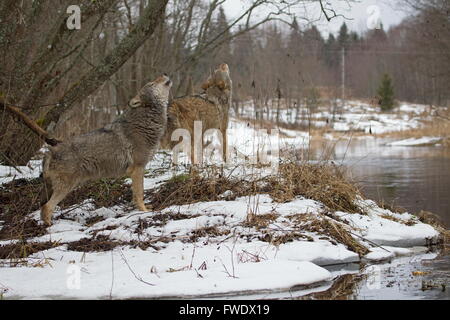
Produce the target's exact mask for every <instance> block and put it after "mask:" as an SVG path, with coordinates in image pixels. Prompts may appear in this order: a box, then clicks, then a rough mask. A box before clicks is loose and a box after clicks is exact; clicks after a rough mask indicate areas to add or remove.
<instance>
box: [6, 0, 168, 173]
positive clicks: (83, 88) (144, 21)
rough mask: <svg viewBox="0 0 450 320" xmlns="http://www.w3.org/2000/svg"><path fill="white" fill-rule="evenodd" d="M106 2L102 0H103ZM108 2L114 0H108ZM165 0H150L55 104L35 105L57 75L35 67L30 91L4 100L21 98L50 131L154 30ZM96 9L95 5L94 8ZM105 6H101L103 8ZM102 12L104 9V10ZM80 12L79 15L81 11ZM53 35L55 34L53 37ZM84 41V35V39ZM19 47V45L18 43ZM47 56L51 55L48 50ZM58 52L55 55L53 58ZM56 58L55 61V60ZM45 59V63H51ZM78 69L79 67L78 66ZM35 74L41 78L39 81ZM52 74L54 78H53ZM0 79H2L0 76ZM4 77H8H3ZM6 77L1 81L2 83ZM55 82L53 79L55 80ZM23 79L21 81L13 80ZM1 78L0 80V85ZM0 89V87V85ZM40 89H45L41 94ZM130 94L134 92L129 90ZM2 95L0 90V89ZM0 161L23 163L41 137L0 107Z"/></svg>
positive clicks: (29, 112) (45, 96) (31, 114)
mask: <svg viewBox="0 0 450 320" xmlns="http://www.w3.org/2000/svg"><path fill="white" fill-rule="evenodd" d="M105 3H106V2H105ZM108 3H111V4H112V3H114V1H108ZM167 3H168V0H150V1H149V4H148V5H147V7H146V8H145V9H144V11H143V12H142V14H141V16H140V17H139V19H138V21H137V22H136V24H135V26H134V28H133V29H132V30H131V31H130V32H129V33H128V35H127V36H125V37H124V38H123V39H122V40H121V42H120V43H119V44H118V45H117V46H116V47H115V48H114V49H113V50H112V51H111V52H110V53H109V54H108V55H107V56H106V57H105V58H104V59H103V60H102V61H101V62H100V63H99V64H98V65H97V66H95V67H93V68H91V69H90V70H88V71H87V72H86V73H84V74H82V75H81V77H80V78H79V79H73V80H74V82H73V83H72V85H70V86H68V89H67V90H66V91H65V92H64V93H63V94H62V97H61V98H60V99H58V101H59V104H58V105H53V106H50V107H48V110H45V111H44V110H42V108H39V107H38V106H36V105H37V104H39V103H42V101H46V99H48V97H49V96H50V95H51V94H52V92H51V89H54V88H57V86H58V84H59V82H60V81H61V80H62V79H61V78H59V79H58V77H54V76H51V75H50V74H45V73H46V71H45V70H42V71H43V72H42V73H43V74H44V75H42V74H41V71H39V72H40V73H39V74H36V77H37V78H34V79H32V80H31V83H29V85H31V92H32V94H31V95H28V96H27V98H26V99H23V97H20V98H18V97H16V98H15V99H14V98H12V99H11V98H10V97H9V96H6V95H5V100H7V102H9V103H15V102H17V101H19V100H21V101H25V102H26V105H24V106H23V111H25V110H26V113H27V115H28V116H29V117H30V118H32V119H36V118H37V117H38V116H39V119H40V121H39V125H41V126H42V127H43V128H45V129H46V130H49V131H51V130H50V129H51V128H54V127H55V126H56V124H58V121H59V120H60V119H61V116H62V115H63V114H64V113H65V112H66V111H68V110H70V109H71V108H72V107H73V106H74V105H75V104H76V103H79V102H81V101H83V100H84V99H85V98H86V97H88V96H89V95H91V94H92V93H94V92H95V91H96V90H97V89H98V88H99V87H100V86H101V85H102V84H103V83H104V82H105V81H106V80H107V79H109V78H110V77H111V76H112V75H113V74H114V73H116V72H117V71H118V70H119V68H120V67H121V66H122V65H123V64H124V63H125V62H126V61H127V60H128V59H130V58H131V57H132V55H133V54H134V53H135V52H136V50H137V49H138V48H139V47H140V46H141V45H142V44H143V43H144V41H145V40H146V39H148V38H149V37H150V36H151V35H152V33H153V32H154V31H155V29H156V27H157V26H158V25H159V24H160V23H161V22H162V21H164V18H165V8H166V6H167ZM97 9H98V8H97ZM106 9H107V8H105V10H106ZM104 12H106V11H104ZM82 16H83V15H82ZM56 30H59V31H58V32H65V30H64V29H63V28H59V29H58V28H56ZM48 37H50V38H51V41H52V43H54V42H55V40H54V37H51V36H50V35H49V36H48ZM55 39H56V38H55ZM86 41H88V39H86ZM18 48H19V49H20V46H18ZM38 54H39V55H40V56H39V57H38V59H40V58H41V57H42V56H45V55H43V53H42V52H38ZM48 57H52V56H51V54H50V55H48ZM58 58H60V56H58V57H55V59H58ZM56 62H57V60H56V61H55V64H56ZM52 64H53V62H52V63H48V62H47V65H50V67H49V68H50V69H51V65H52ZM81 71H82V70H81ZM39 77H40V78H41V80H40V81H38V80H39ZM55 78H56V79H57V81H55ZM0 80H2V79H0ZM4 80H6V81H7V80H8V79H7V78H5V79H4ZM6 81H4V82H5V83H6ZM55 82H56V83H55ZM17 83H23V82H17ZM1 84H2V81H0V85H1ZM0 89H1V88H0ZM12 89H13V90H11V91H13V92H19V93H20V92H21V91H22V90H21V89H20V88H16V89H17V90H14V89H15V88H12ZM42 92H45V94H43V93H42ZM133 94H134V93H133ZM0 95H2V92H0ZM0 122H1V126H0V161H1V162H3V163H6V164H11V165H24V164H26V163H27V162H28V161H29V160H30V159H31V158H32V157H33V155H34V154H35V153H36V151H38V150H39V149H40V148H41V146H42V140H41V139H39V138H38V137H37V136H36V135H35V134H34V133H33V132H32V131H31V130H29V129H28V128H27V127H25V126H24V125H23V124H22V123H21V122H20V121H18V120H16V119H13V117H12V116H11V115H10V114H8V111H6V110H4V109H2V110H0Z"/></svg>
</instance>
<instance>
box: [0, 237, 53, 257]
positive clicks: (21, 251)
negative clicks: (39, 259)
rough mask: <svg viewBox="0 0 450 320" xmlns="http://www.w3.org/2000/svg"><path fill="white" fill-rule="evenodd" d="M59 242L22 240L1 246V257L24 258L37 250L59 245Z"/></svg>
mask: <svg viewBox="0 0 450 320" xmlns="http://www.w3.org/2000/svg"><path fill="white" fill-rule="evenodd" d="M59 245H60V244H59V243H58V242H54V241H47V242H26V241H20V242H17V243H13V244H7V245H2V246H0V259H22V258H26V257H28V256H30V255H32V254H34V253H36V252H39V251H43V250H48V249H51V248H54V247H57V246H59Z"/></svg>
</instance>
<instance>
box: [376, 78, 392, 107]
mask: <svg viewBox="0 0 450 320" xmlns="http://www.w3.org/2000/svg"><path fill="white" fill-rule="evenodd" d="M378 97H379V99H380V100H379V104H380V107H381V110H382V111H390V110H392V108H393V107H394V87H393V85H392V80H391V77H390V76H389V74H387V73H385V74H384V75H383V78H382V79H381V83H380V86H379V88H378Z"/></svg>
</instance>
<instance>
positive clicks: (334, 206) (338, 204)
mask: <svg viewBox="0 0 450 320" xmlns="http://www.w3.org/2000/svg"><path fill="white" fill-rule="evenodd" d="M269 182H270V184H271V188H270V189H271V191H270V195H271V196H272V198H273V199H274V200H275V201H277V202H287V201H291V200H292V199H294V198H295V197H296V196H304V197H305V198H309V199H313V200H316V201H319V202H321V203H323V204H324V205H326V206H327V207H328V208H329V209H330V210H333V211H338V210H340V211H345V212H351V213H355V212H361V208H359V207H358V206H357V205H355V204H354V200H355V199H356V196H357V195H360V194H361V193H360V191H359V190H358V188H357V187H356V186H355V184H353V183H351V182H350V181H349V180H348V179H347V178H346V177H345V174H344V171H343V169H342V168H341V167H338V166H335V165H333V164H329V163H318V164H310V163H302V164H298V163H295V162H287V163H284V164H282V165H280V167H279V175H278V176H275V177H270V178H269Z"/></svg>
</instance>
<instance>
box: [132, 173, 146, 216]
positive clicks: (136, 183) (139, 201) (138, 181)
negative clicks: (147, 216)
mask: <svg viewBox="0 0 450 320" xmlns="http://www.w3.org/2000/svg"><path fill="white" fill-rule="evenodd" d="M130 176H131V180H132V181H133V182H132V184H131V190H132V191H133V202H134V204H135V205H136V207H137V208H138V209H139V210H140V211H147V208H146V207H145V204H144V167H134V168H133V169H131V173H130Z"/></svg>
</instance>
